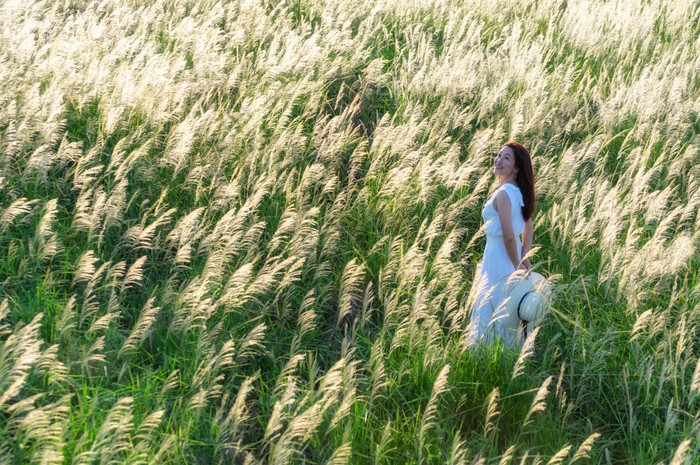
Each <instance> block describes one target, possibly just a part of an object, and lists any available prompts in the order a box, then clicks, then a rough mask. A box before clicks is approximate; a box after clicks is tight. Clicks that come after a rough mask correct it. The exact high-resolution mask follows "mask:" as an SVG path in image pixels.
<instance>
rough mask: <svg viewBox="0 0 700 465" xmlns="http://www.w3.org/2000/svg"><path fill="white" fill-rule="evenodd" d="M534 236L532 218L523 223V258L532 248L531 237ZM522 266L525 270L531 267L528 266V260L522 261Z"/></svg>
mask: <svg viewBox="0 0 700 465" xmlns="http://www.w3.org/2000/svg"><path fill="white" fill-rule="evenodd" d="M533 235H534V228H533V226H532V217H530V219H528V220H527V221H526V222H525V229H524V230H523V248H522V255H523V257H524V256H526V255H527V254H528V252H529V251H530V249H531V248H532V236H533ZM523 265H525V268H530V267H531V266H532V265H531V264H530V260H529V259H527V258H526V259H525V260H523Z"/></svg>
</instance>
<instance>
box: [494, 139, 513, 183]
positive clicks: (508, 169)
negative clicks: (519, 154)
mask: <svg viewBox="0 0 700 465" xmlns="http://www.w3.org/2000/svg"><path fill="white" fill-rule="evenodd" d="M493 172H494V174H496V175H498V176H499V177H503V178H504V179H513V180H515V175H516V174H518V168H516V166H515V152H514V151H513V149H512V148H510V147H508V146H505V147H503V148H502V149H501V150H500V151H499V152H498V155H496V158H495V159H494V161H493Z"/></svg>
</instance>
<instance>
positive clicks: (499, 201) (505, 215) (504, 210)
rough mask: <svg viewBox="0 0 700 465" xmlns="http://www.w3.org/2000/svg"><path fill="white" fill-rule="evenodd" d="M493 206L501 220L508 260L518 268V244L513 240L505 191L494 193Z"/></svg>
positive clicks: (511, 220) (509, 206) (508, 204)
mask: <svg viewBox="0 0 700 465" xmlns="http://www.w3.org/2000/svg"><path fill="white" fill-rule="evenodd" d="M493 208H495V209H496V211H497V212H498V219H499V220H500V221H501V231H502V232H503V243H504V244H505V246H506V252H508V257H509V258H510V261H511V262H513V267H514V268H516V269H517V268H518V266H519V265H520V257H518V246H517V245H516V241H515V233H514V232H513V219H512V217H511V215H510V208H511V204H510V197H508V193H507V192H506V191H501V192H499V193H498V194H496V198H495V199H493Z"/></svg>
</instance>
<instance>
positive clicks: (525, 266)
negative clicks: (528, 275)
mask: <svg viewBox="0 0 700 465" xmlns="http://www.w3.org/2000/svg"><path fill="white" fill-rule="evenodd" d="M531 267H532V265H531V264H530V260H528V259H527V258H526V259H525V260H523V261H522V262H520V265H518V269H519V270H529V269H530V268H531Z"/></svg>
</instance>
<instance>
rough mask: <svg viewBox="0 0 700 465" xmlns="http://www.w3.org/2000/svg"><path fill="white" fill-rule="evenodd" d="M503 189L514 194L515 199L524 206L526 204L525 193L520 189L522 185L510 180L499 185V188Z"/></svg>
mask: <svg viewBox="0 0 700 465" xmlns="http://www.w3.org/2000/svg"><path fill="white" fill-rule="evenodd" d="M500 189H502V190H504V191H506V192H508V193H509V194H510V195H512V196H514V197H515V199H516V200H517V201H518V204H519V205H520V206H521V207H523V206H525V202H524V201H523V193H522V192H521V191H520V187H518V186H517V185H515V184H511V183H509V182H507V183H505V184H503V185H502V186H501V187H499V190H500Z"/></svg>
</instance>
